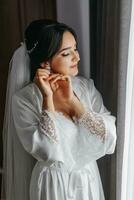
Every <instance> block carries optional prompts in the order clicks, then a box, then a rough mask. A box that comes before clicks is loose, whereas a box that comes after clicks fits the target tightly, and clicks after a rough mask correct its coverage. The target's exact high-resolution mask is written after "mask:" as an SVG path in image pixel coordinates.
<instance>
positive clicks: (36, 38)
mask: <svg viewBox="0 0 134 200" xmlns="http://www.w3.org/2000/svg"><path fill="white" fill-rule="evenodd" d="M66 31H69V32H71V33H72V35H73V36H74V38H75V40H76V41H77V36H76V33H75V31H74V30H73V29H72V28H71V27H69V26H68V25H66V24H64V23H60V22H57V21H55V20H50V19H41V20H35V21H33V22H31V23H30V24H29V26H28V27H27V28H26V30H25V34H24V35H25V43H26V48H27V52H28V54H29V56H30V61H31V80H33V78H34V75H35V72H36V70H37V68H39V66H40V63H41V62H43V61H48V60H49V59H51V58H52V57H53V56H54V55H55V54H56V52H57V51H58V50H59V49H60V47H61V43H62V38H63V33H64V32H66Z"/></svg>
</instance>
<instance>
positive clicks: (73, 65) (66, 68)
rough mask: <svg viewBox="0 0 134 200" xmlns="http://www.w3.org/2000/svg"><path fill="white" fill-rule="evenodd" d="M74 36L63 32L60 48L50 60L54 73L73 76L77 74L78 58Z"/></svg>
mask: <svg viewBox="0 0 134 200" xmlns="http://www.w3.org/2000/svg"><path fill="white" fill-rule="evenodd" d="M76 46H77V44H76V40H75V38H74V36H73V35H72V34H71V33H70V32H65V33H64V34H63V39H62V45H61V48H60V50H59V51H58V52H57V53H56V54H55V55H54V56H53V58H52V59H51V61H50V66H51V69H52V71H53V72H54V73H60V74H64V75H70V76H75V75H77V74H78V62H79V60H80V57H79V53H78V50H77V47H76Z"/></svg>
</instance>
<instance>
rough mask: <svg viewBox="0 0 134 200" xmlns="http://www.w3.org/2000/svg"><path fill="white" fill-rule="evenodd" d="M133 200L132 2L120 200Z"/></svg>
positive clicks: (133, 96)
mask: <svg viewBox="0 0 134 200" xmlns="http://www.w3.org/2000/svg"><path fill="white" fill-rule="evenodd" d="M133 199H134V1H132V11H131V22H130V35H129V48H128V66H127V77H126V105H125V136H124V151H123V165H122V185H121V200H133Z"/></svg>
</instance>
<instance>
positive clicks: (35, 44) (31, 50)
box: [27, 42, 38, 54]
mask: <svg viewBox="0 0 134 200" xmlns="http://www.w3.org/2000/svg"><path fill="white" fill-rule="evenodd" d="M37 44H38V42H36V43H34V46H33V47H32V48H31V49H29V50H27V53H29V54H30V53H32V52H33V51H34V49H35V48H36V46H37Z"/></svg>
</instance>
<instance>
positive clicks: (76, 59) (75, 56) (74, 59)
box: [72, 51, 80, 62]
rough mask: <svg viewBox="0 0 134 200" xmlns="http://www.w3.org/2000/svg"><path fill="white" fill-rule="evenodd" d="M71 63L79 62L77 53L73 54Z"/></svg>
mask: <svg viewBox="0 0 134 200" xmlns="http://www.w3.org/2000/svg"><path fill="white" fill-rule="evenodd" d="M72 60H73V61H76V62H79V61H80V55H79V53H78V51H75V52H73V58H72Z"/></svg>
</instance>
